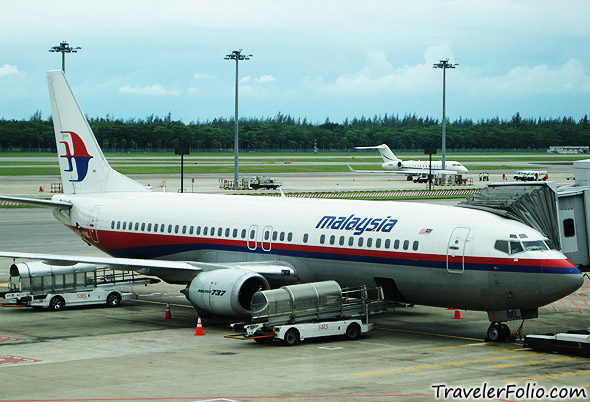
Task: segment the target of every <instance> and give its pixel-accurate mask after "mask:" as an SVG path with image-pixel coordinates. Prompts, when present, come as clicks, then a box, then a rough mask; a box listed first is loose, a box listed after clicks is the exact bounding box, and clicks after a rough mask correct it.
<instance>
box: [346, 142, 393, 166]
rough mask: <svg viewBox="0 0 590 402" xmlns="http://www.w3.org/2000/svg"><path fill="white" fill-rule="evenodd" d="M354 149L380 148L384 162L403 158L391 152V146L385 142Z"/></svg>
mask: <svg viewBox="0 0 590 402" xmlns="http://www.w3.org/2000/svg"><path fill="white" fill-rule="evenodd" d="M354 149H378V150H379V153H380V154H381V157H382V158H383V162H399V161H401V159H399V158H398V157H397V156H395V154H394V153H393V152H391V149H389V147H388V146H387V145H385V144H381V145H377V146H374V147H355V148H354Z"/></svg>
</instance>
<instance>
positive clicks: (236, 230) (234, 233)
mask: <svg viewBox="0 0 590 402" xmlns="http://www.w3.org/2000/svg"><path fill="white" fill-rule="evenodd" d="M233 236H234V239H235V238H236V237H238V229H235V228H234V232H233Z"/></svg>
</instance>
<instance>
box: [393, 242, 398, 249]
mask: <svg viewBox="0 0 590 402" xmlns="http://www.w3.org/2000/svg"><path fill="white" fill-rule="evenodd" d="M393 248H394V249H396V250H397V249H398V248H399V240H396V241H394V242H393Z"/></svg>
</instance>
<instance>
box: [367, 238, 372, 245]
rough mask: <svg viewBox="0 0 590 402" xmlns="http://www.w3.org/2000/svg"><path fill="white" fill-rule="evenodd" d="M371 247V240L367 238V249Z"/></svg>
mask: <svg viewBox="0 0 590 402" xmlns="http://www.w3.org/2000/svg"><path fill="white" fill-rule="evenodd" d="M372 245H373V239H372V238H370V237H369V238H368V239H367V247H371V246H372Z"/></svg>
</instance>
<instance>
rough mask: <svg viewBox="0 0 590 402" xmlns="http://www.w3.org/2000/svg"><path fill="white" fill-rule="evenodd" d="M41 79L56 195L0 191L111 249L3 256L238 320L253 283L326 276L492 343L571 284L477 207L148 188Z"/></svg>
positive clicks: (58, 90)
mask: <svg viewBox="0 0 590 402" xmlns="http://www.w3.org/2000/svg"><path fill="white" fill-rule="evenodd" d="M47 78H48V83H49V94H50V99H51V107H52V113H53V123H54V128H55V137H56V143H57V148H58V156H59V164H60V170H61V180H62V184H63V190H64V193H63V194H58V195H54V196H53V197H52V199H51V200H50V201H49V200H36V199H27V198H16V197H0V199H5V200H13V201H14V200H16V201H21V202H25V203H31V204H36V205H42V206H45V207H49V208H52V209H53V214H54V215H55V217H56V218H57V219H58V220H59V221H60V222H62V223H63V224H64V225H66V226H67V227H68V228H70V229H71V230H72V231H73V232H74V233H75V234H77V235H78V236H80V237H81V238H82V240H84V241H85V242H86V243H88V244H90V245H93V246H95V247H98V248H99V249H101V250H102V251H104V252H105V253H107V254H109V255H110V256H105V257H85V256H72V255H53V254H34V253H20V252H10V251H4V252H0V256H1V257H12V258H25V259H36V260H40V261H37V262H35V263H36V264H43V263H47V264H56V265H57V264H59V265H67V264H74V263H78V262H83V263H90V264H101V265H107V266H109V267H111V268H114V269H133V270H136V271H138V272H140V273H143V274H146V275H153V276H157V277H159V278H161V279H163V280H165V281H167V282H169V283H174V284H182V285H184V286H185V289H184V290H183V293H184V294H185V296H186V297H187V299H188V300H189V301H190V302H191V303H192V305H193V306H194V307H195V308H196V309H197V311H204V312H209V313H212V314H217V315H225V316H248V315H249V313H250V310H249V309H250V300H251V297H252V295H253V293H254V292H256V291H258V290H259V289H260V288H262V289H269V288H271V287H276V286H280V285H283V284H286V283H293V282H313V281H321V280H327V279H333V280H336V281H338V282H339V284H340V285H341V286H361V285H367V286H369V287H374V286H375V285H379V286H382V287H383V290H384V293H385V295H386V297H387V298H389V299H391V300H396V301H400V302H406V303H413V304H423V305H428V306H439V307H453V308H458V309H465V310H479V311H487V312H488V316H489V318H490V321H491V322H492V323H491V325H490V327H489V328H488V337H489V338H490V339H492V340H501V339H503V338H504V337H505V336H506V335H507V334H508V333H509V331H510V329H509V327H508V326H507V325H506V324H503V322H505V321H509V320H515V319H525V318H534V317H536V316H537V314H538V307H540V306H544V305H546V304H549V303H551V302H553V301H556V300H558V299H560V298H562V297H565V296H566V295H568V294H570V293H572V292H574V291H575V290H577V289H578V288H579V287H580V286H581V285H582V283H583V277H582V273H581V272H580V270H579V269H578V268H577V267H576V266H575V265H574V264H573V263H572V262H571V261H569V260H568V259H567V258H566V257H565V256H564V255H563V254H562V253H560V252H559V251H557V250H552V249H550V248H549V247H548V246H547V243H546V238H545V237H544V236H543V235H542V234H541V233H539V232H537V231H536V230H534V229H532V228H530V227H529V226H526V225H524V224H522V223H519V222H516V221H513V220H509V219H505V218H502V217H499V216H496V215H493V214H491V213H488V212H484V211H479V210H475V209H467V208H460V207H451V206H443V205H428V204H421V203H410V202H408V203H404V202H375V201H355V200H329V199H325V200H323V199H314V198H288V197H284V196H283V197H252V196H240V195H211V194H177V193H161V192H151V191H149V190H147V189H146V188H145V187H144V186H143V185H141V184H139V183H137V182H135V181H133V180H131V179H130V178H127V177H125V176H123V175H122V174H120V173H118V172H116V171H115V170H113V169H112V168H111V167H110V166H109V164H108V162H107V160H106V159H105V157H104V155H103V153H102V151H101V149H100V147H99V145H98V143H97V141H96V139H95V137H94V134H93V133H92V130H91V128H90V126H89V125H88V122H87V121H86V118H85V117H84V114H83V113H82V110H81V109H80V107H79V105H78V103H77V101H76V99H75V97H74V95H73V93H72V91H71V89H70V86H69V84H68V83H67V81H66V79H65V76H64V74H63V73H62V72H61V71H50V72H48V73H47ZM48 235H50V234H48ZM29 264H31V263H29Z"/></svg>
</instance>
